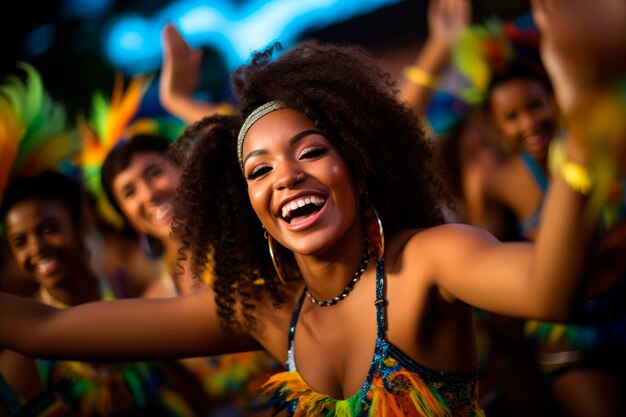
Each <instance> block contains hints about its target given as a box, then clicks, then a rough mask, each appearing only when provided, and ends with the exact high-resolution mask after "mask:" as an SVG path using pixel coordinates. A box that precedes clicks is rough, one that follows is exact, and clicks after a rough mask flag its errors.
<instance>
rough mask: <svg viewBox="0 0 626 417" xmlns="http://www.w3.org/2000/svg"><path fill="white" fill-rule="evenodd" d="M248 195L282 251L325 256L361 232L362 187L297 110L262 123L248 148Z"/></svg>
mask: <svg viewBox="0 0 626 417" xmlns="http://www.w3.org/2000/svg"><path fill="white" fill-rule="evenodd" d="M243 161H244V174H245V176H246V182H247V184H248V195H249V197H250V201H251V203H252V207H253V208H254V211H255V212H256V214H257V216H258V217H259V219H260V220H261V222H262V223H263V225H264V226H265V228H266V229H267V231H268V233H269V234H270V235H272V236H273V237H275V238H276V239H277V240H278V241H279V242H280V243H281V244H282V245H284V246H285V247H287V248H289V249H290V250H292V251H294V252H295V253H300V254H306V255H320V254H323V253H324V252H325V251H327V250H329V249H331V248H333V247H335V245H341V244H342V242H343V239H347V238H349V237H348V236H352V235H351V234H350V233H348V232H353V233H361V232H360V230H361V229H360V220H359V216H358V187H357V186H356V183H355V181H354V179H353V177H352V175H351V173H350V172H349V170H348V167H347V166H346V164H345V161H344V159H343V158H342V157H341V155H340V153H339V151H338V150H337V148H336V147H335V146H334V145H333V144H332V143H331V142H330V141H329V140H328V139H327V138H326V137H324V135H323V134H322V133H321V132H319V131H318V130H317V128H316V126H315V125H314V124H313V123H312V122H311V121H310V120H309V119H308V118H306V117H305V116H304V115H302V114H301V113H298V112H297V111H294V110H292V109H282V110H277V111H274V112H272V113H270V114H268V115H266V116H264V117H262V118H261V119H260V120H258V121H257V122H256V123H255V124H254V125H253V126H252V128H251V129H250V130H249V131H248V134H247V135H246V138H245V141H244V143H243Z"/></svg>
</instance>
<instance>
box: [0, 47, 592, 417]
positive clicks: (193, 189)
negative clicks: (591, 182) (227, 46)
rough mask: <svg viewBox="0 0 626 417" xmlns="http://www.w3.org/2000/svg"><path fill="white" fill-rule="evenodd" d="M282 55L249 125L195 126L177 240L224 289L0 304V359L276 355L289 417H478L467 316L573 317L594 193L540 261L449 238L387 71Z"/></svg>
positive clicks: (465, 235) (476, 235) (561, 215)
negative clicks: (162, 296)
mask: <svg viewBox="0 0 626 417" xmlns="http://www.w3.org/2000/svg"><path fill="white" fill-rule="evenodd" d="M278 52H279V50H278V48H269V49H267V50H265V51H263V52H260V53H257V54H255V55H254V57H253V58H252V60H251V62H250V63H249V64H247V65H244V66H242V67H241V68H239V69H238V70H236V71H235V73H234V74H233V77H232V81H233V86H234V89H235V92H236V95H237V98H238V99H239V104H240V114H241V116H213V117H211V118H208V119H204V120H203V121H201V122H199V123H209V124H210V126H209V128H208V129H197V131H198V132H199V133H200V137H199V138H198V140H197V141H196V142H195V145H194V146H193V149H192V151H191V159H190V161H188V166H187V168H186V169H185V172H184V173H183V177H182V178H181V184H180V189H179V194H178V196H177V201H176V203H175V206H176V214H175V220H174V232H175V233H176V234H177V235H178V236H179V237H180V239H181V242H182V243H183V245H185V246H186V247H187V248H188V249H189V251H190V253H191V268H192V271H193V273H194V274H195V276H200V275H201V273H202V271H203V270H204V269H205V268H206V267H207V266H206V265H207V261H209V260H210V262H211V264H212V265H213V266H214V273H215V279H214V283H213V286H212V288H211V289H208V290H207V291H202V292H198V293H196V294H192V295H188V296H182V297H177V298H174V299H167V300H120V301H114V302H109V303H108V304H102V303H93V304H89V305H85V306H81V307H77V308H74V309H69V310H68V309H66V310H63V311H57V310H54V309H51V308H48V307H44V306H40V305H37V304H35V303H33V302H31V301H28V300H24V299H21V298H18V297H14V296H10V295H4V294H2V295H1V296H0V344H2V345H7V346H8V347H10V348H12V349H16V350H21V351H24V352H27V353H31V354H37V355H42V354H44V355H47V356H63V357H81V358H87V357H88V358H103V357H106V358H109V359H123V358H129V357H132V358H144V359H149V358H164V357H183V356H198V355H213V354H221V353H228V352H238V351H243V350H254V349H266V350H267V351H268V352H270V353H271V354H272V355H273V356H274V357H275V358H277V359H278V360H280V361H281V362H283V363H285V364H286V367H287V370H286V372H282V373H278V374H276V375H274V376H272V377H271V378H270V380H269V381H268V383H267V384H266V385H265V390H266V392H269V393H273V394H274V396H275V401H276V403H277V406H279V407H283V408H286V409H287V410H288V412H290V413H292V414H295V415H310V416H313V415H335V416H355V415H360V416H362V415H387V416H390V415H395V416H400V415H402V416H406V415H414V416H426V415H440V416H443V415H483V412H482V410H480V407H479V406H478V402H477V398H476V391H475V390H476V383H475V381H476V377H477V369H476V368H477V364H476V347H475V335H474V330H473V317H472V311H473V310H472V306H476V307H479V308H482V309H485V310H490V311H495V312H498V313H500V314H506V315H515V316H525V317H533V318H542V319H550V320H557V321H559V320H565V319H567V318H568V315H569V314H570V313H571V312H572V311H574V310H575V308H576V307H577V306H578V302H577V301H578V299H579V296H580V293H581V292H582V287H583V286H584V280H583V278H582V277H583V274H582V273H580V270H581V269H582V267H583V266H584V263H585V261H586V256H585V254H586V253H587V248H588V246H589V244H590V241H591V238H592V234H593V228H592V227H586V225H587V223H586V222H584V221H583V220H584V209H585V207H586V201H587V196H586V195H585V193H584V192H581V191H580V189H579V184H578V183H577V182H576V181H573V180H572V179H571V178H566V177H564V178H565V179H555V181H554V186H553V187H551V190H550V192H549V196H548V198H547V201H546V216H547V217H548V218H550V220H551V221H550V222H548V223H547V226H546V227H545V228H542V230H541V231H540V236H539V237H538V240H537V242H536V244H535V245H534V246H533V245H531V244H529V243H500V242H498V241H497V240H496V239H495V238H493V237H492V236H491V235H489V234H488V233H486V232H484V231H482V230H480V229H477V228H474V227H472V226H467V225H454V224H444V220H443V216H442V214H441V210H440V205H442V204H445V203H446V202H447V197H446V196H445V193H444V191H443V188H442V186H441V185H440V182H439V180H438V177H437V174H436V172H435V170H434V168H433V166H434V165H433V163H432V161H431V159H432V151H431V144H430V143H429V142H428V141H427V140H426V139H425V138H424V134H423V132H422V130H421V128H420V126H419V125H418V124H417V122H416V119H415V116H414V114H413V112H412V111H411V110H410V109H409V108H408V107H407V106H404V105H403V104H401V102H400V101H398V99H397V96H396V93H397V91H396V90H395V87H394V83H393V81H392V80H391V79H390V77H389V75H387V74H385V73H384V72H382V71H381V70H380V69H379V68H378V66H377V64H376V61H375V60H374V59H373V58H372V57H371V56H370V55H368V54H367V53H365V52H364V51H363V50H361V49H359V48H357V47H350V46H337V45H322V44H319V43H316V42H312V41H309V42H305V43H302V44H300V45H298V46H296V47H294V48H292V49H290V50H288V51H286V52H284V53H282V54H280V55H279V56H278V57H275V56H274V55H275V53H278ZM197 127H198V126H195V128H197ZM574 145H576V143H572V147H573V146H574ZM572 155H581V153H575V154H574V153H572ZM583 155H586V153H584V152H583ZM576 162H578V161H570V164H572V166H577V167H579V168H580V169H581V170H584V168H583V166H582V165H579V164H577V163H576ZM383 230H384V234H383ZM209 242H211V244H210V245H209ZM268 246H269V249H270V250H269V251H268ZM94 322H98V326H97V329H96V328H94V326H92V323H94ZM23 328H29V329H32V330H31V331H30V332H22V331H21V329H23Z"/></svg>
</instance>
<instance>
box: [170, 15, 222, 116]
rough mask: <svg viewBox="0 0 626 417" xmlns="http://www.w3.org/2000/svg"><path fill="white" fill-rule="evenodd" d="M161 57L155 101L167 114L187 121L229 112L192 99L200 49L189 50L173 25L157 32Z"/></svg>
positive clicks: (196, 85) (197, 80) (220, 105)
mask: <svg viewBox="0 0 626 417" xmlns="http://www.w3.org/2000/svg"><path fill="white" fill-rule="evenodd" d="M161 44H162V46H163V60H162V64H161V78H160V81H159V100H160V101H161V105H162V106H163V107H164V108H165V109H166V110H167V111H168V112H170V113H171V114H173V115H174V116H176V117H178V118H180V119H181V120H183V121H185V122H186V123H188V124H192V123H194V122H195V121H197V120H200V119H202V118H203V117H205V116H210V115H212V114H214V113H229V112H230V111H231V109H230V106H228V105H225V104H220V103H212V102H209V101H200V100H196V99H194V98H193V96H192V95H193V93H194V92H195V91H196V90H197V88H198V86H199V84H200V63H201V60H202V51H201V50H199V49H193V48H191V46H189V44H188V43H187V42H186V41H185V39H183V37H182V36H181V34H180V33H179V32H178V30H177V29H176V27H175V26H174V25H173V24H171V23H168V24H167V25H166V26H165V27H164V28H163V30H162V31H161Z"/></svg>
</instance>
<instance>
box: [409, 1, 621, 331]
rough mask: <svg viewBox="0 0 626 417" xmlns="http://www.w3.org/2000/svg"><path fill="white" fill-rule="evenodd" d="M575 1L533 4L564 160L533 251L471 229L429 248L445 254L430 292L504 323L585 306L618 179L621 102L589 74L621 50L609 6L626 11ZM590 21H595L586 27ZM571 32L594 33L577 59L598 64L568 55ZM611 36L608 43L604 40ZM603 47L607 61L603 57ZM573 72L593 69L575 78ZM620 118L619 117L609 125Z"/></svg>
mask: <svg viewBox="0 0 626 417" xmlns="http://www.w3.org/2000/svg"><path fill="white" fill-rule="evenodd" d="M575 3H576V4H575V5H573V4H572V3H571V2H567V1H562V0H545V1H539V0H537V1H534V2H533V12H534V14H535V16H536V17H537V22H538V24H539V25H540V29H541V31H542V41H541V52H542V58H543V59H544V61H545V63H546V68H547V70H548V72H549V75H550V77H551V79H553V81H554V82H555V88H556V97H557V100H558V102H559V103H558V104H559V107H560V108H561V109H562V111H563V119H564V124H563V125H564V130H565V132H566V134H565V139H564V153H563V155H564V158H562V159H561V160H560V162H559V163H557V164H553V165H552V179H551V182H550V189H549V191H548V194H547V198H546V202H545V205H544V210H543V213H542V217H541V224H540V227H539V232H538V235H537V239H536V241H535V242H536V243H535V244H534V245H530V244H500V243H498V242H497V241H495V239H493V238H491V237H489V236H486V235H482V234H481V233H479V232H477V231H476V230H475V229H471V228H469V229H468V230H457V228H455V227H450V228H448V230H447V232H450V233H449V234H447V236H446V237H447V239H446V240H444V239H443V238H442V239H441V240H440V241H439V242H437V243H436V244H437V245H443V244H445V243H447V246H446V249H447V250H448V251H449V252H451V253H453V255H450V254H447V255H446V254H445V251H442V250H439V251H433V252H434V253H433V258H434V262H433V264H432V265H433V266H434V271H433V275H434V276H435V280H436V283H437V285H439V287H440V288H442V289H443V292H444V294H447V295H448V296H450V297H451V298H453V299H454V298H458V299H461V300H463V301H465V302H467V303H469V304H472V305H475V306H477V307H480V308H483V309H485V310H490V311H494V312H498V313H501V314H505V315H514V316H523V317H528V318H535V319H540V320H547V321H562V320H566V319H569V318H570V317H571V315H572V314H573V313H574V312H575V311H576V310H577V308H578V307H579V305H580V301H581V300H582V298H583V294H584V291H585V289H586V286H587V284H588V283H587V280H588V279H589V277H590V276H591V274H590V272H592V271H591V270H590V268H589V267H590V262H591V261H593V260H594V259H593V256H594V254H595V253H596V250H597V239H596V237H597V236H596V232H597V222H598V217H599V212H600V209H601V208H602V207H603V205H604V204H606V202H607V197H608V195H609V193H608V191H609V190H608V188H609V187H608V184H609V183H610V182H611V181H612V180H613V179H615V176H616V175H617V174H618V173H620V172H621V173H623V172H624V161H625V160H626V146H625V144H626V123H624V121H623V110H624V108H625V104H626V102H625V100H624V97H623V94H621V95H620V94H617V95H616V94H615V93H616V91H613V88H614V87H613V86H614V85H615V84H614V83H615V82H617V81H619V77H617V78H614V79H613V80H612V81H613V82H611V80H610V79H609V81H608V82H607V78H604V77H595V76H593V74H599V73H600V72H603V71H604V69H603V68H602V67H603V66H604V65H607V64H609V63H611V62H613V60H614V56H615V55H620V54H621V55H622V56H623V55H624V52H626V47H625V46H624V45H623V43H622V44H621V45H616V42H615V39H621V38H620V37H619V36H617V35H618V33H623V30H624V25H623V22H622V23H621V24H614V23H616V22H615V21H614V20H615V19H617V20H620V19H621V16H624V14H623V13H616V11H617V9H616V8H618V9H619V11H621V12H624V11H626V5H625V4H624V3H623V2H612V3H611V2H606V3H602V4H594V5H591V4H590V3H589V2H582V1H581V2H579V1H577V2H575ZM548 6H549V7H548ZM573 6H576V7H573ZM592 8H593V10H592ZM593 15H602V16H603V18H602V19H599V20H598V21H597V22H595V21H594V22H588V20H589V19H590V16H593ZM574 23H576V24H574ZM586 23H590V24H589V25H587V24H586ZM593 23H598V25H597V26H593ZM579 26H586V27H595V28H596V29H597V32H594V33H591V34H590V33H586V34H585V35H584V39H579V41H578V43H577V44H578V45H581V46H578V47H577V49H578V52H577V56H580V55H579V54H586V56H588V57H596V58H597V59H598V60H597V61H594V60H589V63H588V64H584V63H583V61H580V60H573V59H572V57H571V56H570V55H569V54H568V52H569V51H570V49H571V48H572V47H573V44H572V40H571V37H572V36H573V37H576V36H579V37H580V36H582V35H580V34H577V33H575V32H576V30H575V28H576V27H579ZM610 28H613V29H614V30H615V32H611V33H612V35H614V36H606V35H607V33H606V31H607V30H609V29H610ZM592 40H593V44H590V42H592ZM607 42H608V44H606V43H607ZM617 44H619V43H617ZM607 48H611V49H613V50H614V54H610V55H606V56H605V55H603V53H602V52H603V51H606V49H607ZM603 56H604V57H605V60H602V58H603ZM581 65H591V66H590V67H587V68H586V70H584V71H581V67H580V66H581ZM621 65H622V66H621V74H622V75H621V77H623V73H624V72H623V69H624V66H623V65H624V64H623V63H622V64H621ZM611 70H612V71H614V68H611ZM622 81H623V79H622ZM620 112H621V114H622V116H617V117H611V115H619V114H620ZM607 172H609V175H608V178H605V177H606V173H607ZM445 229H446V227H444V230H445ZM458 229H462V228H458ZM442 235H446V234H445V233H442ZM416 239H417V238H416Z"/></svg>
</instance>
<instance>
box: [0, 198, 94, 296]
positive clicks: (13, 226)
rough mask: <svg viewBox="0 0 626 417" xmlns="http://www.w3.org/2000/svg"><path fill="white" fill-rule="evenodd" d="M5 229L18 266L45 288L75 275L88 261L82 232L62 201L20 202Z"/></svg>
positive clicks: (9, 212) (6, 222) (11, 209)
mask: <svg viewBox="0 0 626 417" xmlns="http://www.w3.org/2000/svg"><path fill="white" fill-rule="evenodd" d="M5 227H6V236H7V241H8V243H9V247H10V248H11V252H12V254H13V257H14V258H15V261H16V263H17V265H18V266H19V267H20V269H22V270H23V271H24V272H25V273H26V274H27V275H28V276H29V277H31V278H32V279H33V281H35V282H37V283H39V284H40V285H42V286H43V287H44V288H46V289H51V288H53V287H56V286H60V285H61V284H62V282H63V281H64V280H66V279H68V278H69V277H72V276H73V275H75V274H74V272H75V271H78V268H77V267H78V266H79V264H80V263H81V260H84V259H85V252H84V249H83V246H82V235H81V233H80V230H79V229H78V227H75V226H73V224H72V220H71V217H70V214H69V212H68V210H67V208H66V207H65V206H64V205H63V204H61V203H59V202H56V201H53V200H37V199H27V200H23V201H20V202H18V203H16V204H15V205H13V206H12V207H11V208H10V209H9V211H8V212H7V214H6V216H5Z"/></svg>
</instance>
